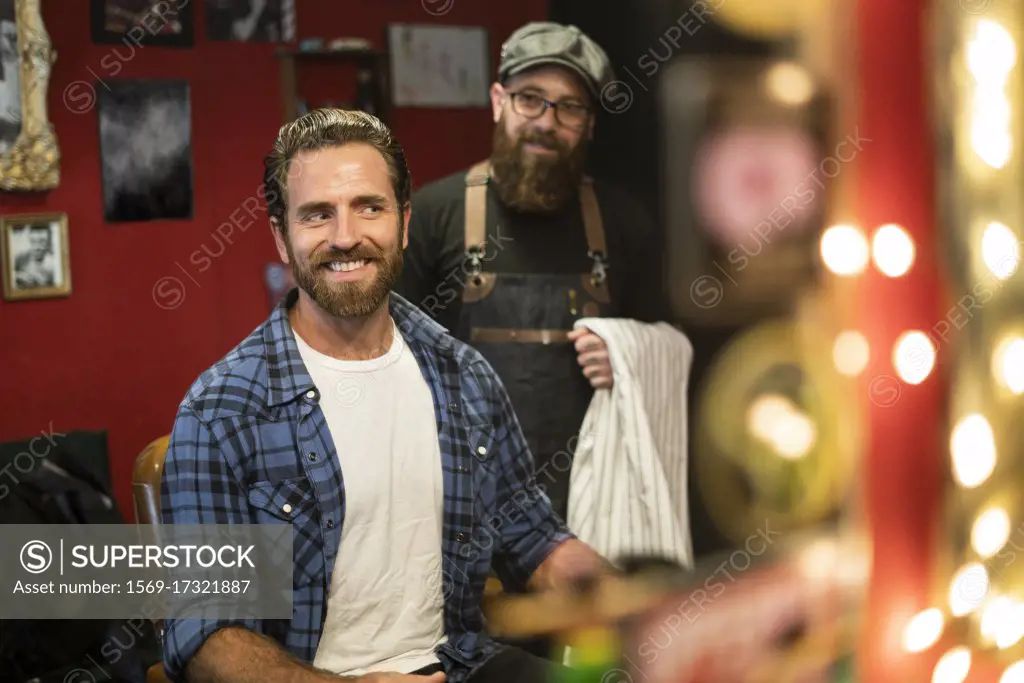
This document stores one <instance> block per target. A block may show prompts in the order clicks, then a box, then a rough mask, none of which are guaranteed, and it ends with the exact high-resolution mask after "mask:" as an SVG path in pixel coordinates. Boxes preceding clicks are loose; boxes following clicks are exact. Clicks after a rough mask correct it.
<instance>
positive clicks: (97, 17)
mask: <svg viewBox="0 0 1024 683" xmlns="http://www.w3.org/2000/svg"><path fill="white" fill-rule="evenodd" d="M194 4H195V3H194V2H192V1H191V0H92V39H93V41H94V42H97V43H125V44H126V45H134V46H139V47H145V46H147V45H163V46H167V47H190V46H191V45H193V44H194V42H195V29H194V26H195V22H194V20H193V9H192V6H193V5H194Z"/></svg>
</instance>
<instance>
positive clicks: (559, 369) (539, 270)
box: [396, 22, 669, 517]
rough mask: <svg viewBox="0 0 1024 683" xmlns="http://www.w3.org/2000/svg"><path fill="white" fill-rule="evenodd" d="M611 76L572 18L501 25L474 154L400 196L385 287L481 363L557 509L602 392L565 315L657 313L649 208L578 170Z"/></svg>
mask: <svg viewBox="0 0 1024 683" xmlns="http://www.w3.org/2000/svg"><path fill="white" fill-rule="evenodd" d="M611 79H612V70H611V67H610V66H609V62H608V57H607V55H606V54H605V52H604V50H602V49H601V47H600V46H598V45H597V44H596V43H595V42H594V41H593V40H591V39H590V38H589V37H588V36H586V35H585V34H583V33H582V32H581V31H580V30H579V29H578V28H576V27H575V26H563V25H560V24H555V23H549V22H539V23H531V24H528V25H526V26H524V27H522V28H520V29H519V30H517V31H515V32H514V33H513V34H512V35H511V36H510V37H509V39H508V41H507V42H506V43H505V44H504V46H503V47H502V51H501V64H500V66H499V69H498V81H497V82H496V83H494V84H493V85H492V86H491V105H492V110H493V115H494V122H495V127H494V139H493V145H492V151H491V155H490V158H489V159H488V160H487V161H485V162H482V163H479V164H476V165H474V166H473V167H472V168H470V169H469V171H468V172H466V171H462V172H459V173H456V174H454V175H451V176H448V177H446V178H443V179H441V180H439V181H437V182H435V183H432V184H430V185H427V186H425V187H423V188H422V189H420V190H419V191H418V192H417V193H416V194H415V195H414V197H413V207H414V209H413V213H412V219H411V222H410V224H409V247H408V249H407V250H406V254H405V267H404V270H403V274H402V278H401V280H400V282H399V285H398V287H397V288H396V291H398V292H401V293H402V295H403V296H405V297H406V298H407V299H409V300H410V301H412V302H413V303H415V304H417V305H419V306H420V307H421V308H422V309H423V310H424V311H425V312H426V313H428V314H429V315H431V316H432V317H433V318H434V319H435V320H437V321H438V322H440V323H441V324H442V325H443V326H444V327H445V328H447V329H449V330H451V331H452V333H453V334H454V335H455V336H456V337H458V338H459V339H462V340H463V341H466V342H467V343H469V344H470V345H472V346H473V347H474V348H476V349H477V350H479V351H480V352H481V353H482V354H483V356H484V357H485V358H486V359H487V360H488V361H489V362H490V364H491V365H492V366H493V367H494V369H495V371H496V372H497V373H498V375H499V376H500V377H501V379H502V382H503V383H504V384H505V387H506V388H507V390H508V393H509V396H510V397H511V400H512V405H513V406H514V408H515V412H516V415H517V416H518V418H519V421H520V424H521V425H522V429H523V432H524V433H525V435H526V439H527V442H528V443H529V446H530V451H531V452H532V453H533V454H534V457H535V458H536V466H537V481H538V484H539V485H540V486H541V487H542V488H544V489H545V490H546V492H547V494H548V496H549V497H550V499H551V501H552V505H553V507H554V509H555V511H556V512H557V513H558V514H559V515H561V516H563V517H564V516H565V514H566V508H567V501H568V487H569V475H570V470H571V464H572V455H573V451H574V450H575V444H576V441H577V435H578V433H579V430H580V427H581V426H582V422H583V418H584V416H585V414H586V411H587V407H588V406H589V404H590V400H591V398H592V397H593V391H594V389H595V388H603V387H610V386H611V385H612V370H611V363H610V360H609V356H608V351H607V349H606V348H605V345H604V342H603V341H602V340H601V339H600V338H599V337H598V336H597V335H595V334H593V333H591V332H590V331H589V330H587V329H586V328H580V329H579V330H576V331H573V327H574V324H575V322H576V321H577V320H578V319H580V318H583V317H593V316H605V317H609V316H610V317H618V318H632V319H634V320H639V321H641V322H657V321H659V320H664V319H666V318H667V317H669V316H668V313H667V305H666V299H665V288H664V282H663V281H662V276H661V257H660V250H659V249H658V247H657V244H656V241H655V237H654V229H653V224H652V221H651V218H650V216H649V213H648V212H647V211H645V210H644V209H643V208H642V207H641V206H639V205H638V204H637V203H636V202H634V201H632V200H631V199H630V198H629V197H628V196H627V195H626V194H625V193H623V192H621V191H619V190H618V189H616V188H614V187H612V186H609V185H607V184H604V183H601V182H598V181H596V180H592V179H590V178H589V177H587V176H585V175H584V166H585V162H586V157H587V147H588V143H589V142H590V140H591V138H592V137H593V134H594V126H595V118H596V114H597V111H598V109H599V107H600V105H601V95H602V90H603V89H604V88H605V87H606V86H607V85H608V84H609V83H610V82H611Z"/></svg>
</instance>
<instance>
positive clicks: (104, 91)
mask: <svg viewBox="0 0 1024 683" xmlns="http://www.w3.org/2000/svg"><path fill="white" fill-rule="evenodd" d="M96 92H97V93H98V94H99V121H100V164H101V166H102V174H103V211H104V215H105V217H106V220H107V221H108V222H112V223H120V222H128V221H154V220H190V219H191V218H192V213H193V197H192V188H193V178H192V112H191V104H190V99H189V85H188V83H187V82H185V81H169V80H167V81H165V80H108V81H107V82H106V83H105V86H104V87H97V88H96Z"/></svg>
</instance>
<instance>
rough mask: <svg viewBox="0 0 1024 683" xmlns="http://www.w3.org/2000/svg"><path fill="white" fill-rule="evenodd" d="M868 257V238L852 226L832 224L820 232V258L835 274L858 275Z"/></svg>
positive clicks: (866, 263) (861, 271)
mask: <svg viewBox="0 0 1024 683" xmlns="http://www.w3.org/2000/svg"><path fill="white" fill-rule="evenodd" d="M868 259H869V248H868V240H867V238H866V237H864V233H863V232H861V231H860V230H858V229H857V228H855V227H854V226H852V225H833V226H832V227H830V228H829V229H827V230H826V231H825V232H824V233H823V234H822V236H821V260H822V261H823V262H824V263H825V267H826V268H828V269H829V270H831V271H832V272H833V273H835V274H836V275H841V276H850V275H859V274H860V273H863V272H864V269H865V268H866V267H867V265H868Z"/></svg>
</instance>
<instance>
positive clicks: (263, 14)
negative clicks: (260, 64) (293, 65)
mask: <svg viewBox="0 0 1024 683" xmlns="http://www.w3.org/2000/svg"><path fill="white" fill-rule="evenodd" d="M206 33H207V35H208V36H209V38H210V40H217V41H236V42H247V43H287V42H290V41H291V40H293V39H294V38H295V2H294V0H206Z"/></svg>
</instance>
